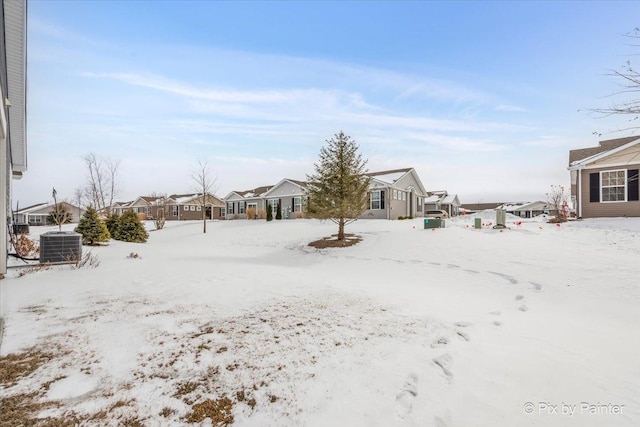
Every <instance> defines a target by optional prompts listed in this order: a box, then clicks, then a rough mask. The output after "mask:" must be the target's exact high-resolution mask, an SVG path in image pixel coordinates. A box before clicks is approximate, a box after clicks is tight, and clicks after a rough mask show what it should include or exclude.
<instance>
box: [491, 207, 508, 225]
mask: <svg viewBox="0 0 640 427" xmlns="http://www.w3.org/2000/svg"><path fill="white" fill-rule="evenodd" d="M493 228H507V211H506V209H496V225H494V226H493Z"/></svg>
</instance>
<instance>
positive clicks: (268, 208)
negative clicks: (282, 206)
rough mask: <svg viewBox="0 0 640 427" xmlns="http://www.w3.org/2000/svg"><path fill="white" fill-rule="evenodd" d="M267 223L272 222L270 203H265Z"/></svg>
mask: <svg viewBox="0 0 640 427" xmlns="http://www.w3.org/2000/svg"><path fill="white" fill-rule="evenodd" d="M267 221H273V210H272V209H271V203H267Z"/></svg>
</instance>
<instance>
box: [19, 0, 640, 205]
mask: <svg viewBox="0 0 640 427" xmlns="http://www.w3.org/2000/svg"><path fill="white" fill-rule="evenodd" d="M638 16H640V3H638V2H606V3H605V2H601V3H600V2H513V3H510V2H229V3H225V2H206V1H197V2H186V1H181V2H170V1H163V2H153V1H137V2H134V1H120V2H116V1H105V2H99V1H86V2H83V1H71V2H64V1H30V2H29V20H28V118H27V120H28V124H27V129H28V150H29V171H28V172H27V173H26V174H25V176H24V178H23V179H22V180H21V181H17V182H15V185H14V190H13V199H14V205H15V201H16V200H17V201H19V202H20V204H21V206H26V205H27V204H31V203H37V202H43V201H49V198H50V197H51V187H52V186H55V187H56V189H57V190H58V193H59V194H60V195H63V196H67V197H71V196H72V195H73V192H74V190H75V189H76V188H78V187H79V186H81V185H82V184H83V182H84V181H85V171H84V168H83V163H82V160H81V157H82V156H83V155H85V154H88V153H90V152H93V153H96V154H98V155H101V156H104V157H110V158H113V159H120V160H121V168H120V177H119V182H120V191H119V197H118V199H119V200H131V199H133V198H135V197H136V196H138V195H144V194H150V193H152V192H161V193H179V192H189V191H192V190H193V187H194V184H193V182H192V179H191V178H190V176H191V174H192V172H193V171H194V169H195V168H196V166H197V163H198V160H199V159H202V160H206V161H208V163H209V165H210V167H211V169H212V171H213V175H214V176H216V177H217V187H218V192H217V193H218V194H219V195H220V196H222V197H223V196H225V195H226V194H227V193H228V192H229V191H231V190H243V189H249V188H253V187H257V186H261V185H269V184H275V183H277V182H278V181H279V180H280V179H281V178H284V177H287V178H293V179H304V178H305V174H306V173H310V172H312V170H313V169H312V166H313V163H314V162H315V161H316V160H317V156H318V153H319V151H320V148H321V146H322V144H323V143H324V141H325V140H326V139H329V138H331V137H332V136H333V134H335V133H337V132H338V131H340V130H343V131H345V132H346V133H347V134H349V135H351V136H352V137H353V138H354V139H355V140H356V142H357V143H358V144H359V145H360V149H361V151H362V154H363V156H364V157H366V158H368V160H369V163H368V168H369V170H372V171H375V170H383V169H394V168H400V167H408V166H413V167H415V168H416V169H417V171H418V173H419V174H420V176H421V178H422V181H423V183H424V184H425V186H426V187H427V189H429V190H440V189H446V190H448V191H449V192H450V193H456V194H458V195H459V197H460V199H461V201H462V202H463V204H464V203H465V202H466V203H474V202H478V201H485V202H488V201H507V200H510V201H518V200H534V199H544V197H545V193H546V192H547V191H548V189H549V186H550V185H552V184H565V185H566V184H567V183H568V179H569V174H568V171H567V170H566V166H567V159H568V150H569V149H572V148H581V147H587V146H591V145H596V144H597V141H598V140H599V139H607V138H616V137H623V136H628V135H629V134H630V132H613V131H615V130H618V129H622V128H626V127H627V126H628V122H627V119H626V118H625V117H620V116H619V117H610V118H600V117H596V116H593V115H592V114H589V113H588V111H586V110H588V109H590V108H597V107H606V106H609V105H610V104H611V103H612V102H613V101H614V100H615V99H617V98H614V99H612V98H608V97H607V95H609V94H611V93H613V92H614V91H615V90H616V89H617V86H616V81H615V80H613V79H612V78H610V77H607V76H605V73H606V72H607V69H613V68H619V67H620V66H622V65H623V64H624V63H625V61H627V60H628V59H633V58H632V55H633V54H635V53H637V48H634V47H633V46H631V42H632V41H631V40H629V39H628V38H625V37H624V36H623V35H624V34H625V33H628V32H630V31H632V30H633V29H634V28H635V26H637V25H638V22H637V17H638ZM594 131H598V132H601V133H603V134H604V135H603V136H602V137H601V138H598V137H596V136H594V135H593V132H594ZM14 207H15V206H14Z"/></svg>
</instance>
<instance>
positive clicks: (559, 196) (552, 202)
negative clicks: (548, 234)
mask: <svg viewBox="0 0 640 427" xmlns="http://www.w3.org/2000/svg"><path fill="white" fill-rule="evenodd" d="M568 200H569V198H568V195H567V193H566V191H565V188H564V187H563V186H562V185H552V186H551V191H550V192H548V193H547V203H548V204H549V206H550V207H551V210H552V211H555V217H556V219H555V222H565V221H566V220H567V216H568V214H569V205H568V203H569V201H568Z"/></svg>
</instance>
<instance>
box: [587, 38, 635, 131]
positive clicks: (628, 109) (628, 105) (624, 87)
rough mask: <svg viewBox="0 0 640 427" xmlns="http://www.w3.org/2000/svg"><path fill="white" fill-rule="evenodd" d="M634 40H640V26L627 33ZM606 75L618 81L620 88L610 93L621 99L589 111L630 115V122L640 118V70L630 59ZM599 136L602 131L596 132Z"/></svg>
mask: <svg viewBox="0 0 640 427" xmlns="http://www.w3.org/2000/svg"><path fill="white" fill-rule="evenodd" d="M625 37H628V38H630V39H633V40H640V28H638V27H636V28H634V30H633V31H631V32H629V33H627V34H625ZM631 46H632V47H635V48H637V47H640V45H639V44H634V43H632V44H631ZM605 75H606V76H609V77H613V78H614V79H615V80H616V81H617V82H618V90H617V91H615V92H614V93H612V94H611V95H609V97H611V98H614V97H615V98H618V99H621V101H615V102H613V103H612V104H611V106H609V107H606V108H592V109H590V110H589V111H591V112H593V113H597V114H600V115H603V116H605V117H608V116H612V115H618V114H621V115H625V116H629V122H635V121H637V120H638V119H639V118H640V99H639V98H638V93H639V92H640V71H638V69H637V68H634V66H633V65H632V64H631V61H630V60H627V62H625V64H624V65H622V67H620V69H617V70H616V69H610V70H607V72H606V73H605ZM637 128H638V126H637V125H630V126H628V127H627V128H624V129H619V131H623V130H630V129H637ZM594 134H597V135H598V136H601V133H599V132H594Z"/></svg>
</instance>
